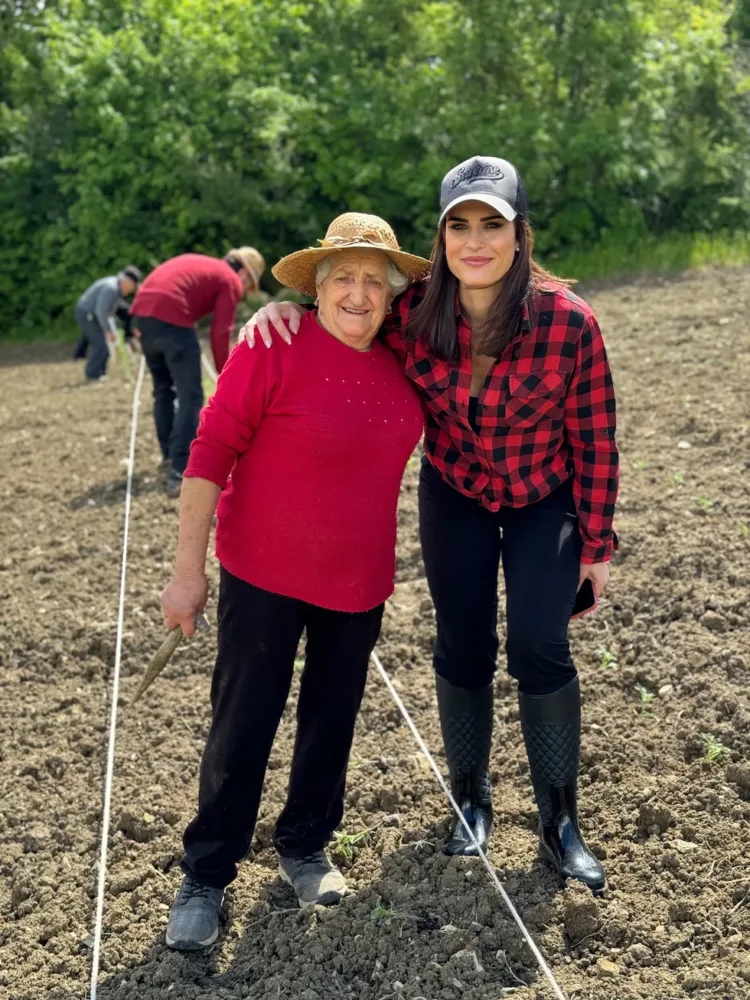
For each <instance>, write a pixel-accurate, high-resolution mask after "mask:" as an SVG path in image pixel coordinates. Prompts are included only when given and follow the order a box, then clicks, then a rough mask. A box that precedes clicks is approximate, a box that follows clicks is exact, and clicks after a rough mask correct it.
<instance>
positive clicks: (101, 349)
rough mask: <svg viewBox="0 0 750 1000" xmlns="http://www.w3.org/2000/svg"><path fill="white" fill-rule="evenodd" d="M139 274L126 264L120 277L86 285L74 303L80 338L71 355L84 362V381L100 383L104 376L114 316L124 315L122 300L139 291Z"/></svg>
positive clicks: (113, 326) (136, 269)
mask: <svg viewBox="0 0 750 1000" xmlns="http://www.w3.org/2000/svg"><path fill="white" fill-rule="evenodd" d="M140 280H141V272H140V271H139V270H138V268H137V267H135V266H134V265H133V264H128V266H127V267H124V268H123V269H122V271H120V272H119V274H116V275H114V274H113V275H110V276H109V277H106V278H99V280H98V281H95V282H94V283H93V285H89V287H88V288H87V289H86V291H85V292H84V293H83V295H82V296H81V297H80V299H79V300H78V302H77V303H76V308H75V318H76V323H78V326H79V327H80V330H81V337H80V340H79V341H78V344H77V346H76V349H75V353H74V355H73V357H74V358H76V359H78V358H85V357H86V355H87V354H88V361H87V362H86V381H87V382H103V381H104V379H105V378H106V374H107V362H108V360H109V346H108V341H110V340H112V339H113V338H114V336H115V325H114V324H115V320H114V317H115V315H116V314H117V315H120V314H121V312H122V310H123V309H125V311H126V312H127V303H126V302H125V299H126V298H128V296H130V295H132V294H133V293H134V292H135V291H137V289H138V282H139V281H140Z"/></svg>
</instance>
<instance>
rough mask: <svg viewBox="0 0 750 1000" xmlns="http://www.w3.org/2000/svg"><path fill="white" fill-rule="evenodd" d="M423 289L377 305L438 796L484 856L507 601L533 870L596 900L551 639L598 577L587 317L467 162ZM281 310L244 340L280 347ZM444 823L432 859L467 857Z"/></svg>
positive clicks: (611, 469)
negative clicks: (420, 568)
mask: <svg viewBox="0 0 750 1000" xmlns="http://www.w3.org/2000/svg"><path fill="white" fill-rule="evenodd" d="M432 259H433V267H432V274H431V277H430V279H429V280H427V281H424V282H421V283H418V284H416V285H414V286H413V287H412V288H411V289H409V290H408V291H407V292H405V293H404V295H402V296H400V297H399V298H398V299H396V300H395V302H394V304H393V308H392V311H391V314H390V316H389V317H388V318H387V319H386V322H385V326H384V335H385V338H386V340H387V342H388V344H389V345H390V346H391V348H392V349H393V350H394V351H395V352H396V354H397V355H398V356H399V357H400V358H401V359H402V360H403V362H404V365H405V371H406V374H407V375H408V377H409V378H410V379H411V380H412V382H413V383H414V384H415V385H416V386H417V388H418V389H419V391H420V394H421V396H422V399H423V402H424V405H425V414H426V417H425V438H424V442H425V455H424V457H423V461H422V469H421V475H420V483H419V509H420V533H421V541H422V550H423V556H424V563H425V569H426V573H427V579H428V582H429V586H430V591H431V594H432V598H433V601H434V603H435V609H436V616H437V638H436V642H435V650H434V667H435V673H436V684H437V699H438V708H439V712H440V720H441V724H442V731H443V739H444V742H445V750H446V755H447V759H448V767H449V770H450V777H451V784H452V790H453V794H454V795H455V797H456V798H457V800H458V801H459V803H460V805H461V808H462V810H463V812H464V815H465V817H466V819H467V821H468V822H469V824H470V825H471V826H472V829H473V831H474V834H475V836H476V839H477V840H478V841H479V843H480V844H481V845H482V846H483V847H484V846H485V845H486V843H487V840H488V838H489V835H490V832H491V827H492V803H491V796H490V779H489V758H490V747H491V740H492V728H493V687H492V680H493V676H494V672H495V666H496V656H497V650H498V637H497V628H496V625H497V603H498V599H497V580H498V571H499V567H500V563H501V559H502V567H503V574H504V577H505V590H506V621H507V632H506V637H505V638H506V641H505V649H506V655H507V665H508V671H509V673H510V674H511V676H512V677H514V678H515V679H516V680H517V681H518V697H519V709H520V717H521V728H522V732H523V737H524V741H525V744H526V750H527V754H528V758H529V765H530V771H531V780H532V784H533V788H534V793H535V796H536V801H537V806H538V809H539V817H540V842H541V848H542V851H543V854H544V855H545V856H546V857H547V858H548V859H549V860H550V861H551V862H552V864H553V865H554V867H555V868H556V870H557V871H558V872H559V873H560V874H561V875H562V876H564V877H570V878H574V879H578V880H580V881H582V882H584V883H585V884H586V885H588V886H590V887H591V889H592V890H594V891H599V890H600V889H602V888H603V887H604V885H605V884H606V878H605V874H604V870H603V868H602V866H601V864H600V863H599V861H598V860H597V858H596V857H595V856H594V855H593V854H592V852H591V851H590V850H589V848H588V847H587V845H586V843H585V840H584V839H583V836H582V835H581V832H580V829H579V825H578V808H577V778H578V763H579V748H580V727H581V700H580V691H579V683H578V676H577V673H576V668H575V666H574V664H573V660H572V658H571V654H570V646H569V642H568V623H569V621H570V618H571V617H572V616H573V615H574V614H577V613H581V612H583V611H585V610H590V608H591V607H593V606H594V605H595V604H596V601H597V599H598V597H599V595H600V594H601V593H602V591H603V590H604V587H605V586H606V584H607V580H608V578H609V560H610V557H611V554H612V549H613V545H614V541H615V536H614V533H613V530H612V520H613V516H614V508H615V500H616V495H617V482H618V454H617V447H616V445H615V397H614V389H613V385H612V378H611V374H610V370H609V365H608V363H607V356H606V352H605V349H604V343H603V340H602V336H601V332H600V330H599V326H598V324H597V321H596V318H595V316H594V314H593V312H592V310H591V308H590V307H589V306H588V305H587V304H586V303H585V302H584V301H583V300H582V299H580V298H578V297H577V296H575V295H573V294H572V293H571V291H570V290H569V287H568V285H569V283H568V282H565V281H562V280H560V279H558V278H555V277H554V276H553V275H551V274H550V273H549V272H547V271H545V270H544V269H543V268H542V267H541V266H540V265H539V264H538V263H537V262H536V261H535V260H534V258H533V233H532V230H531V226H530V225H529V221H528V203H527V198H526V192H525V189H524V186H523V183H522V181H521V178H520V176H519V174H518V171H517V170H516V169H515V167H514V166H513V165H512V164H510V163H508V162H507V161H505V160H500V159H496V158H494V157H484V156H475V157H472V158H471V159H469V160H467V161H465V162H464V163H461V164H459V165H458V166H457V167H455V168H454V169H453V170H451V171H450V173H448V174H447V175H446V177H445V179H444V180H443V184H442V188H441V215H440V220H439V224H438V232H437V236H436V238H435V244H434V248H433V258H432ZM285 319H286V320H288V322H289V326H290V329H291V330H292V331H295V330H296V329H297V327H298V324H299V309H298V307H295V306H293V305H291V304H271V305H269V306H266V307H265V308H264V309H263V310H261V312H260V313H258V314H257V315H256V316H255V317H253V319H252V320H251V321H250V322H249V323H248V324H247V325H246V327H245V328H244V329H243V331H242V337H243V339H247V341H248V343H249V344H250V345H251V346H252V345H253V343H254V339H255V338H254V332H255V328H256V327H257V331H258V333H259V334H260V336H261V337H262V339H263V341H264V343H265V344H266V346H270V344H271V336H270V332H269V329H268V324H269V323H272V324H274V325H275V328H276V329H277V331H279V332H280V335H281V336H282V337H283V338H284V339H285V340H287V341H289V340H290V337H289V333H288V331H287V330H286V329H285V328H284V327H283V321H284V320H285ZM473 850H474V849H473V845H472V844H471V842H470V841H469V840H468V838H467V837H466V835H465V832H464V830H463V827H462V825H461V824H460V823H457V824H456V827H455V829H454V831H453V834H452V836H451V837H450V839H449V841H448V843H447V845H446V851H447V852H448V853H449V854H464V855H465V854H471V853H473Z"/></svg>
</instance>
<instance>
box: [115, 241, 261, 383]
mask: <svg viewBox="0 0 750 1000" xmlns="http://www.w3.org/2000/svg"><path fill="white" fill-rule="evenodd" d="M243 294H244V288H243V286H242V279H241V278H240V277H239V275H237V274H236V273H235V272H234V271H233V270H232V268H231V267H230V266H229V264H227V262H226V261H225V260H217V259H216V258H215V257H204V256H203V254H198V253H184V254H182V255H181V256H180V257H173V258H172V259H171V260H166V261H164V263H163V264H159V266H158V267H155V268H154V270H153V271H152V272H151V274H149V276H148V277H147V278H146V280H145V281H144V282H143V284H142V285H141V287H140V288H139V289H138V294H137V295H136V297H135V299H134V300H133V305H132V306H131V309H130V311H131V313H132V314H133V315H134V316H144V317H145V316H150V317H153V318H154V319H160V320H163V321H164V322H165V323H174V324H175V326H185V327H192V326H195V324H196V323H197V322H198V320H199V319H202V318H203V317H204V316H208V314H209V313H213V321H212V323H211V350H212V351H213V355H214V362H215V364H216V371H217V372H220V371H221V369H222V368H223V367H224V365H225V364H226V360H227V358H228V357H229V338H230V336H231V334H232V330H233V329H234V314H235V312H236V310H237V303H238V302H239V301H240V299H241V298H242V296H243Z"/></svg>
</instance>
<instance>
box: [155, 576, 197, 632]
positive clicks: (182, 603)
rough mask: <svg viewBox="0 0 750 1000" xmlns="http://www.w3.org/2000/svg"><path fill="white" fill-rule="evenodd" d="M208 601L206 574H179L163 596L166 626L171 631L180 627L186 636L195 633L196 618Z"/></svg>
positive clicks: (162, 606)
mask: <svg viewBox="0 0 750 1000" xmlns="http://www.w3.org/2000/svg"><path fill="white" fill-rule="evenodd" d="M207 600H208V579H207V578H206V574H205V573H200V572H195V573H184V572H183V573H177V572H175V573H174V574H173V575H172V579H171V580H170V581H169V583H168V584H167V586H166V588H165V590H164V593H163V594H162V595H161V609H162V612H163V613H164V624H165V625H166V626H167V628H168V629H169V630H170V631H171V630H172V629H173V628H176V627H177V626H178V625H179V626H180V627H181V628H182V631H183V632H184V634H185V635H192V634H193V633H194V632H195V616H196V615H197V614H199V613H200V612H202V611H203V609H204V608H205V607H206V601H207Z"/></svg>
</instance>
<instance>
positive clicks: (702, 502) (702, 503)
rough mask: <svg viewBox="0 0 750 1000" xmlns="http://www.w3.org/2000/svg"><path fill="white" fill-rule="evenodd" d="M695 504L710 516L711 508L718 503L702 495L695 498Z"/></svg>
mask: <svg viewBox="0 0 750 1000" xmlns="http://www.w3.org/2000/svg"><path fill="white" fill-rule="evenodd" d="M695 502H696V503H697V504H698V506H699V507H700V509H701V510H702V511H703V513H704V514H708V512H709V511H710V510H711V508H712V507H713V506H714V505H715V503H716V501H715V500H712V499H711V498H710V497H707V496H705V494H703V493H701V494H699V495H698V496H697V497H696V498H695Z"/></svg>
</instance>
